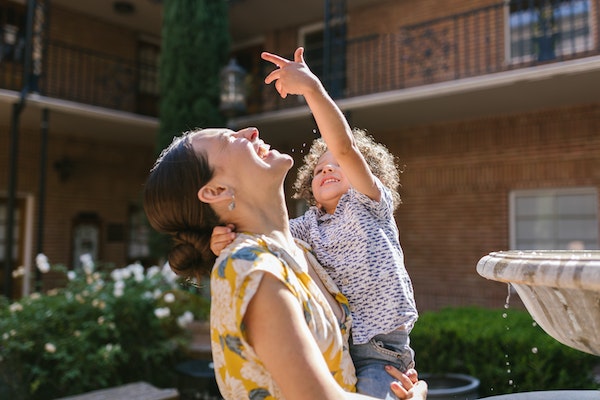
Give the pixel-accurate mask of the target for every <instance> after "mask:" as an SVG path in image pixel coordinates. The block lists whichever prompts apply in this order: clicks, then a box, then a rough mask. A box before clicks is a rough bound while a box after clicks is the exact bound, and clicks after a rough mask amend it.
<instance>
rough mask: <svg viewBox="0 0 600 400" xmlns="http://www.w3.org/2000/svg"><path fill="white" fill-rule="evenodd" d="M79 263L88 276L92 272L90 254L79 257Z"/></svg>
mask: <svg viewBox="0 0 600 400" xmlns="http://www.w3.org/2000/svg"><path fill="white" fill-rule="evenodd" d="M79 261H81V266H82V267H83V270H84V271H85V273H86V274H88V275H89V274H91V273H92V272H94V259H93V258H92V255H91V254H90V253H85V254H82V255H81V257H79Z"/></svg>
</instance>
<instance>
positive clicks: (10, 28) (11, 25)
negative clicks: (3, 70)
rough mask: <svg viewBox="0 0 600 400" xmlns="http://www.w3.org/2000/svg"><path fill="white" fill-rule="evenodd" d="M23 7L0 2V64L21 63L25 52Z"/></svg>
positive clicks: (2, 0) (0, 0) (1, 0)
mask: <svg viewBox="0 0 600 400" xmlns="http://www.w3.org/2000/svg"><path fill="white" fill-rule="evenodd" d="M25 15H26V14H25V7H24V6H23V5H22V4H18V3H14V2H11V1H6V0H0V62H4V61H13V62H22V61H23V53H24V50H25V19H26V18H25Z"/></svg>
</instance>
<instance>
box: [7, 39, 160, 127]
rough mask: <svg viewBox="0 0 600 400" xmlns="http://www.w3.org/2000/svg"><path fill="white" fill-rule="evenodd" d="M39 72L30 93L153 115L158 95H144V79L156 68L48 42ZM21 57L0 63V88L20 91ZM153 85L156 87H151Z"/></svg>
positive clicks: (16, 56)
mask: <svg viewBox="0 0 600 400" xmlns="http://www.w3.org/2000/svg"><path fill="white" fill-rule="evenodd" d="M44 53H45V56H44V60H43V67H42V73H41V75H40V77H39V79H37V80H34V81H33V83H32V86H33V87H32V88H31V89H32V91H34V92H38V93H40V94H42V95H44V96H48V97H54V98H59V99H63V100H69V101H74V102H78V103H84V104H90V105H94V106H99V107H105V108H110V109H114V110H120V111H128V112H134V113H140V114H145V115H152V116H156V110H157V107H156V104H149V102H148V97H151V98H152V97H153V98H154V103H157V102H158V96H157V95H156V94H152V93H143V90H140V88H143V87H144V83H143V82H142V80H143V79H144V77H147V76H153V77H155V76H156V75H157V74H156V73H153V74H149V73H148V71H150V70H154V71H156V68H157V67H156V66H155V65H141V64H140V63H139V62H136V61H135V60H134V59H133V57H134V55H132V58H131V59H126V58H123V57H116V56H114V55H110V54H107V53H102V52H98V51H92V50H90V49H87V48H82V47H79V46H74V45H71V44H68V43H65V42H61V41H56V40H51V41H49V42H48V44H47V47H46V49H45V52H44ZM22 60H23V57H22V56H20V55H18V54H15V56H14V57H12V58H11V59H9V60H5V62H2V63H0V88H4V89H9V90H16V91H20V90H21V89H22V68H23V63H22ZM151 86H153V87H154V86H155V85H151Z"/></svg>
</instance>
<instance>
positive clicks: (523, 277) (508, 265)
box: [477, 250, 600, 400]
mask: <svg viewBox="0 0 600 400" xmlns="http://www.w3.org/2000/svg"><path fill="white" fill-rule="evenodd" d="M477 272H478V273H479V275H481V276H483V277H484V278H487V279H491V280H495V281H499V282H505V283H510V284H511V286H512V287H514V288H515V290H516V292H517V293H518V295H519V297H520V298H521V300H522V301H523V304H524V305H525V307H526V308H527V311H529V313H530V314H531V316H532V317H533V319H534V320H535V321H536V322H537V324H538V325H539V326H540V327H541V328H542V329H543V330H544V331H545V332H546V333H548V334H549V335H550V336H552V337H553V338H554V339H556V340H558V341H559V342H561V343H563V344H565V345H566V346H569V347H572V348H575V349H577V350H580V351H583V352H586V353H590V354H594V355H598V356H600V251H586V250H572V251H571V250H569V251H566V250H565V251H562V250H539V251H518V250H515V251H502V252H494V253H490V254H488V255H487V256H485V257H483V258H482V259H481V260H479V263H478V264H477ZM573 396H576V397H573ZM571 398H572V399H577V400H587V399H595V400H599V399H600V391H598V390H591V391H588V390H584V391H580V390H577V391H545V392H531V393H516V394H510V395H501V396H493V399H494V400H496V399H498V400H500V399H506V400H508V399H515V400H516V399H519V400H525V399H528V400H529V399H531V400H533V399H544V400H553V399H561V400H562V399H571Z"/></svg>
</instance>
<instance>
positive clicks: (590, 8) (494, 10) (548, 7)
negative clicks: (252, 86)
mask: <svg viewBox="0 0 600 400" xmlns="http://www.w3.org/2000/svg"><path fill="white" fill-rule="evenodd" d="M599 27H600V0H510V1H504V2H501V3H497V4H493V5H489V6H486V7H482V8H478V9H473V10H470V11H467V12H463V13H459V14H454V15H450V16H447V17H442V18H437V19H434V20H429V21H426V22H422V23H419V24H414V25H409V26H403V27H401V28H400V29H398V30H397V31H396V32H392V33H386V34H373V35H369V36H363V37H353V38H349V39H348V40H347V43H346V45H345V46H346V59H345V68H344V69H342V70H340V71H334V73H335V74H338V75H337V76H336V77H335V78H334V79H337V80H338V82H339V81H342V82H344V85H345V87H344V90H343V93H342V95H341V96H338V97H341V98H349V97H355V96H362V95H367V94H373V93H380V92H386V91H392V90H398V89H404V88H410V87H416V86H422V85H428V84H432V83H439V82H445V81H452V80H458V79H463V78H469V77H474V76H481V75H487V74H492V73H497V72H502V71H508V70H512V69H519V68H527V67H531V66H534V65H541V64H547V63H555V62H559V61H565V60H569V59H575V58H584V57H590V56H594V55H599V54H600V45H599V43H600V37H599V29H600V28H599ZM309 65H310V63H309ZM265 97H266V96H265ZM266 104H268V105H269V106H270V107H272V109H277V108H283V107H290V106H294V104H293V103H292V102H289V101H287V102H286V101H281V100H280V99H271V98H269V99H268V101H267V102H266Z"/></svg>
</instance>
